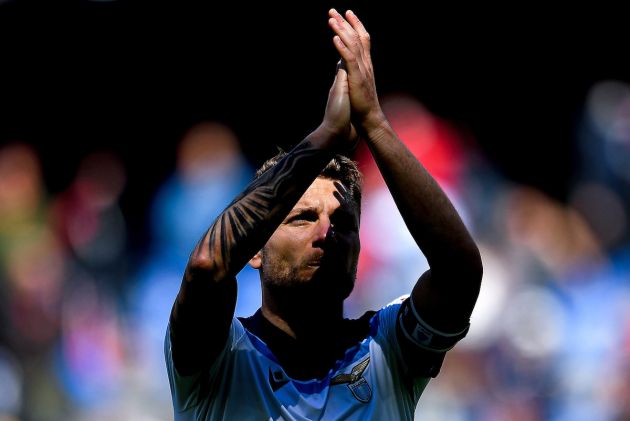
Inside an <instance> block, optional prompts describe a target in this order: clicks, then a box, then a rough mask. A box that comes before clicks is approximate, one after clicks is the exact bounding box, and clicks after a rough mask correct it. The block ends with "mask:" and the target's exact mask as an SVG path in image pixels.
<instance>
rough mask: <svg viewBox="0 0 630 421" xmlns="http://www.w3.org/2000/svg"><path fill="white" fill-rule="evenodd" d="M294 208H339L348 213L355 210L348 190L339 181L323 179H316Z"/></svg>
mask: <svg viewBox="0 0 630 421" xmlns="http://www.w3.org/2000/svg"><path fill="white" fill-rule="evenodd" d="M295 207H296V208H298V207H316V208H328V207H332V208H337V207H341V208H345V209H347V210H349V211H354V210H356V204H355V203H354V200H352V195H351V193H350V190H349V189H348V188H347V187H346V186H344V185H343V184H342V183H341V182H340V181H339V180H333V179H329V178H323V177H318V178H316V179H315V181H313V183H312V184H311V185H310V186H309V188H308V189H307V190H306V192H304V195H302V197H301V198H300V200H299V201H298V203H297V204H296V205H295Z"/></svg>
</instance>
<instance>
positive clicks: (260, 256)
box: [170, 9, 482, 374]
mask: <svg viewBox="0 0 630 421" xmlns="http://www.w3.org/2000/svg"><path fill="white" fill-rule="evenodd" d="M328 24H329V26H330V28H331V29H332V30H333V32H334V33H335V35H334V37H333V44H334V46H335V48H336V49H337V51H338V52H339V54H340V56H341V57H342V59H343V63H344V66H342V67H341V68H340V69H339V70H338V71H337V75H336V77H335V81H334V82H333V85H332V87H331V89H330V92H329V96H328V102H327V105H326V110H325V113H324V118H323V121H322V123H321V124H320V126H318V127H317V129H315V130H314V131H313V132H312V133H311V134H310V135H309V136H308V137H307V138H306V139H304V140H303V141H302V142H301V143H300V144H298V146H296V148H294V149H293V150H292V151H291V152H290V153H289V154H288V155H287V156H286V157H285V158H283V159H282V160H281V161H280V162H279V163H278V164H277V165H276V166H275V167H273V168H271V169H270V170H269V171H267V172H266V173H265V174H263V176H261V177H260V178H259V179H257V180H256V181H254V182H253V183H252V184H250V186H248V187H247V188H246V189H245V191H244V192H243V193H242V194H241V195H240V196H239V197H237V198H236V199H235V200H234V201H233V202H232V204H230V206H228V207H227V208H226V210H225V211H224V212H223V213H222V214H221V215H220V216H219V217H218V218H217V220H216V221H215V222H214V224H213V225H212V226H211V227H210V229H209V230H208V231H207V232H206V234H205V235H204V236H203V238H202V239H201V240H200V241H199V243H198V244H197V246H196V247H195V249H194V250H193V252H192V253H191V256H190V259H189V262H188V265H187V268H186V272H185V274H184V279H183V281H182V285H181V288H180V291H179V294H178V296H177V299H176V301H175V304H174V306H173V310H172V313H171V320H170V334H171V339H172V341H171V342H172V352H173V361H174V364H175V367H176V369H177V370H178V371H179V372H180V374H191V373H194V372H198V371H199V370H201V369H204V368H207V367H209V366H210V365H211V364H212V363H213V361H214V359H215V358H216V356H217V355H218V354H219V352H220V350H221V349H222V348H223V346H224V344H225V341H226V339H227V336H228V332H229V327H230V323H231V320H232V317H233V316H234V308H235V304H236V290H237V288H236V278H235V276H236V273H238V272H239V271H240V270H241V269H242V268H243V266H244V265H245V264H246V263H247V262H248V261H249V262H250V264H251V265H252V266H254V267H256V268H260V269H261V271H262V284H263V302H262V312H263V316H264V317H266V318H267V319H268V320H269V321H270V322H271V323H273V324H274V325H275V326H277V327H278V328H279V329H281V330H283V331H284V332H286V333H287V334H288V335H291V336H292V337H294V338H296V339H297V340H304V341H318V340H321V341H322V342H325V341H326V340H330V338H331V337H333V336H334V335H333V336H331V332H332V333H333V334H340V332H337V329H338V326H340V325H341V323H340V321H341V319H342V309H343V300H344V299H345V298H346V296H347V295H348V293H349V291H350V289H351V286H352V285H351V284H352V282H353V281H354V274H355V272H356V258H357V256H358V251H359V240H358V235H356V237H355V234H356V233H354V232H352V230H350V231H348V233H347V234H346V233H344V232H341V231H340V230H339V229H338V227H337V228H333V227H334V226H335V225H338V222H337V223H336V222H335V220H336V216H337V215H338V212H339V211H340V210H343V209H345V210H349V209H350V208H351V206H350V204H348V202H350V200H349V199H348V195H347V194H346V192H345V191H344V189H343V186H342V185H341V184H340V183H334V181H332V180H326V179H320V178H317V177H318V175H319V173H320V172H321V171H322V170H323V168H324V167H325V166H326V164H327V163H328V162H329V160H330V159H331V158H332V157H333V156H334V154H336V153H340V152H343V151H344V150H347V149H349V148H351V147H352V146H353V144H354V143H355V142H356V141H357V138H356V137H355V135H354V134H353V133H354V132H355V131H356V134H357V135H358V137H359V138H360V139H361V140H362V141H365V142H366V143H367V145H368V147H369V148H370V151H371V153H372V155H373V157H374V159H375V161H376V163H377V164H378V167H379V169H380V171H381V174H382V175H383V178H384V180H385V182H386V184H387V186H388V188H389V190H390V192H391V194H392V196H393V198H394V201H395V202H396V205H397V207H398V209H399V210H400V213H401V215H402V217H403V219H404V221H405V223H406V224H407V228H408V229H409V232H410V233H411V235H412V236H413V238H414V240H415V241H416V243H417V245H418V247H419V249H420V250H421V251H422V253H423V254H424V255H425V257H426V258H427V260H428V262H429V266H430V269H429V270H428V271H427V272H425V273H424V274H423V275H422V276H421V277H420V279H419V281H418V282H417V283H416V286H415V287H414V289H413V291H412V293H411V299H412V300H413V303H414V306H415V308H416V309H417V310H418V312H419V314H422V317H423V319H424V320H425V321H426V322H427V323H429V324H430V325H431V326H433V327H434V328H436V329H438V330H442V331H445V332H459V331H461V330H462V329H463V328H464V327H465V326H466V325H467V324H468V319H469V317H470V313H471V312H472V309H473V306H474V304H475V301H476V299H477V295H478V293H479V288H480V283H481V276H482V266H481V258H480V255H479V251H478V249H477V247H476V245H475V243H474V241H473V239H472V238H471V236H470V234H469V233H468V231H467V229H466V227H465V226H464V224H463V223H462V221H461V219H460V218H459V215H458V214H457V212H456V211H455V209H454V207H453V206H452V204H451V203H450V201H449V199H448V197H447V196H446V195H445V194H444V192H443V191H442V190H441V189H440V187H439V185H438V184H437V183H436V182H435V180H434V179H433V178H432V177H431V175H430V174H429V173H428V172H427V171H426V169H425V168H424V167H423V166H422V164H421V163H420V162H418V160H417V159H416V158H415V157H414V156H413V155H412V154H411V152H410V151H409V150H408V149H407V148H406V147H405V145H404V144H403V143H402V142H401V141H400V140H399V139H398V137H397V135H396V133H395V132H394V131H393V129H392V128H391V126H390V124H389V122H388V121H387V119H386V118H385V115H384V114H383V112H382V110H381V107H380V104H379V102H378V95H377V93H376V85H375V81H374V71H373V67H372V61H371V57H370V38H369V34H368V33H367V31H366V30H365V28H364V26H363V24H362V23H361V22H360V21H359V19H358V18H357V17H356V16H355V15H354V14H353V13H352V12H350V11H348V12H346V13H345V17H344V16H342V15H341V14H339V13H338V12H337V11H335V10H334V9H331V10H330V12H329V21H328ZM296 205H297V206H296ZM303 205H308V206H309V207H311V208H314V209H315V210H314V211H313V212H312V214H311V216H310V218H311V220H308V221H302V222H293V220H292V217H293V215H294V213H295V212H298V209H299V208H300V207H302V206H303ZM294 207H295V209H294ZM353 215H354V216H356V220H357V227H358V211H357V212H354V213H353ZM386 222H387V221H383V223H386ZM357 229H358V228H357ZM332 230H334V231H335V241H332V239H331V236H330V233H331V232H332ZM418 257H419V258H420V252H419V254H418ZM324 274H325V275H326V276H324ZM331 274H336V276H331ZM337 274H338V275H337ZM331 278H332V279H331ZM316 318H317V320H316ZM341 334H342V332H341ZM399 340H400V338H399ZM405 358H413V355H406V356H405Z"/></svg>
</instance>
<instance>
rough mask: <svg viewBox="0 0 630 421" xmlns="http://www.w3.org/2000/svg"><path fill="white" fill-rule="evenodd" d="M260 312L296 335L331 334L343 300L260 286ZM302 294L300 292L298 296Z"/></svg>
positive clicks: (340, 315)
mask: <svg viewBox="0 0 630 421" xmlns="http://www.w3.org/2000/svg"><path fill="white" fill-rule="evenodd" d="M262 293H263V294H262V309H261V310H262V314H263V316H264V317H265V318H266V319H267V320H269V322H271V323H272V324H273V325H274V326H276V327H277V328H278V329H280V330H282V331H283V332H285V333H286V334H287V335H289V336H291V337H293V338H295V339H304V340H318V339H319V338H322V337H330V336H331V333H332V332H334V331H336V329H337V328H338V327H340V321H341V320H343V301H332V300H330V299H328V300H326V299H320V298H318V297H316V296H314V295H313V294H299V293H296V292H295V291H289V290H287V291H282V290H277V289H273V290H272V289H270V288H268V287H265V286H263V290H262ZM301 295H302V296H301Z"/></svg>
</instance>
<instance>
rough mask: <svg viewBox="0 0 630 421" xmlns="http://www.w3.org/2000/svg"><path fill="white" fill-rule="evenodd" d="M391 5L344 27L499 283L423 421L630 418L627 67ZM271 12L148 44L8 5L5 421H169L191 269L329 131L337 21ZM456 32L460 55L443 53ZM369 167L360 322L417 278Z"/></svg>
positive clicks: (115, 14) (122, 8)
mask: <svg viewBox="0 0 630 421" xmlns="http://www.w3.org/2000/svg"><path fill="white" fill-rule="evenodd" d="M348 5H349V6H352V4H351V3H350V2H346V3H343V4H342V5H341V6H338V7H339V8H340V9H342V10H343V9H344V8H345V7H346V6H348ZM394 6H395V5H394V4H393V5H392V7H391V8H389V7H388V9H387V10H381V9H379V8H377V7H375V6H371V7H370V6H366V5H363V6H361V7H357V8H356V9H354V10H356V11H357V13H358V14H359V16H360V17H363V16H364V21H365V22H366V25H367V26H368V30H370V32H371V33H372V37H373V39H374V54H373V56H374V61H375V67H376V69H377V87H378V88H379V92H380V93H381V102H382V106H383V108H384V110H385V112H386V114H387V116H388V118H389V120H390V122H391V123H392V125H393V127H394V128H395V130H396V131H397V133H398V134H399V136H400V137H401V139H402V140H403V141H404V142H405V143H406V144H407V146H408V147H409V148H410V149H411V151H412V152H413V153H414V154H415V155H416V156H417V157H418V159H419V160H420V161H421V162H422V163H423V164H424V165H425V166H426V167H427V169H428V170H429V171H430V172H431V173H432V174H433V176H434V177H435V178H436V179H437V180H438V182H439V183H440V185H441V186H442V187H443V189H444V190H445V191H446V192H447V194H448V195H449V197H450V198H451V200H452V201H453V203H454V204H455V205H456V207H457V209H458V210H459V212H460V214H461V215H462V217H463V219H464V221H465V223H466V225H467V227H468V228H469V230H470V231H471V233H472V234H473V236H474V238H475V239H476V240H477V242H478V244H479V247H480V249H481V253H482V257H483V261H484V281H483V285H482V290H481V295H480V297H479V301H478V304H477V306H476V308H475V311H474V313H473V316H472V320H471V323H472V326H471V330H470V333H469V335H468V337H467V338H466V339H465V340H463V341H462V342H461V343H460V344H459V345H458V346H457V347H456V348H455V349H454V350H453V351H451V352H450V353H449V354H448V356H447V358H446V360H445V363H444V366H443V369H442V373H441V374H440V376H439V377H438V378H437V379H435V380H433V381H432V382H431V383H430V384H429V386H428V388H427V390H426V392H425V393H424V395H423V396H422V398H421V399H420V404H419V406H418V409H417V413H416V415H417V419H423V420H621V419H630V225H629V223H630V222H629V219H628V218H629V213H628V212H629V209H630V74H626V75H625V77H624V73H623V70H624V68H619V67H616V65H617V64H618V62H617V61H616V60H615V58H616V57H618V56H619V55H622V54H623V50H619V49H617V48H616V47H617V44H611V43H608V44H606V42H603V41H604V40H606V41H609V40H610V39H609V38H589V39H591V40H592V44H594V45H591V44H588V43H581V42H577V44H576V45H573V44H572V42H571V40H570V39H569V40H565V39H564V38H563V37H562V36H560V37H555V36H553V34H554V33H555V32H554V31H553V29H554V28H556V26H554V25H550V26H549V27H546V26H545V25H543V26H540V22H536V23H537V25H534V26H536V28H538V31H539V32H538V35H537V37H536V36H535V35H531V34H530V33H527V34H525V35H527V36H526V37H525V40H524V39H521V38H519V37H517V36H516V35H517V34H520V32H519V30H518V28H521V29H523V30H525V28H527V29H528V30H530V31H532V32H534V31H533V29H532V28H531V27H530V23H531V22H529V23H528V24H525V25H523V26H522V27H517V29H516V30H514V29H513V30H512V31H507V32H503V34H504V35H506V36H507V42H509V43H511V44H512V46H513V48H512V50H510V51H511V52H510V51H504V50H503V49H501V50H495V49H487V48H483V47H479V48H478V47H476V45H477V43H479V45H483V42H484V41H486V40H489V39H493V38H492V37H491V36H488V37H487V38H486V35H485V34H481V33H480V32H476V28H477V27H478V25H479V24H488V23H489V21H488V20H483V19H482V18H479V19H478V20H475V19H470V20H468V19H461V20H457V21H456V22H455V23H453V22H452V21H449V20H448V19H446V18H448V17H452V16H451V15H450V14H444V13H443V12H442V13H441V14H440V13H438V12H435V11H433V12H432V11H429V10H424V12H423V13H419V14H417V15H415V14H412V13H411V12H407V13H400V11H399V10H396V8H395V7H394ZM258 7H259V8H258V9H255V10H254V11H253V12H251V13H249V14H246V15H242V14H239V11H238V10H235V9H230V8H225V7H224V8H223V9H221V8H216V7H215V6H208V7H205V8H200V9H193V10H192V11H191V10H183V8H175V9H174V10H173V12H176V13H175V15H174V16H171V12H172V10H170V9H164V10H160V11H159V12H160V13H158V20H157V21H152V20H151V17H149V16H145V15H144V13H145V12H150V11H153V10H152V9H149V8H146V7H138V6H133V7H132V6H129V5H128V4H125V3H124V2H122V1H118V2H89V1H85V2H78V3H77V4H76V5H74V6H51V5H42V4H40V3H37V2H24V1H22V2H20V1H5V2H0V16H2V18H1V19H3V20H2V21H1V23H4V24H5V25H0V27H2V28H3V30H6V34H7V36H9V35H10V37H12V38H11V39H13V40H14V42H12V43H9V44H11V46H10V47H8V49H7V50H5V52H7V53H6V55H5V57H6V58H7V61H5V67H6V69H5V70H7V71H8V73H7V74H6V75H3V79H2V85H1V86H2V87H3V88H5V89H4V92H5V93H6V95H5V96H4V98H3V99H2V102H3V106H6V109H3V112H2V119H1V120H0V141H1V143H0V420H2V421H15V420H147V421H149V420H151V421H153V420H156V421H157V420H170V419H172V416H173V415H172V406H171V401H170V393H169V386H168V380H167V377H166V370H165V365H164V357H163V338H164V334H165V329H166V324H167V320H168V314H169V311H170V308H171V305H172V302H173V300H174V298H175V295H176V293H177V290H178V287H179V282H180V280H181V276H182V273H183V270H184V267H185V265H186V261H187V258H188V254H189V253H190V251H191V250H192V247H194V245H195V243H196V242H197V241H198V239H199V238H200V236H201V235H202V234H203V233H204V232H205V230H206V229H207V227H208V226H209V225H210V224H211V222H212V221H213V219H214V218H215V217H216V216H217V215H218V214H219V213H220V212H221V211H222V210H223V208H224V207H225V206H226V205H227V204H228V203H229V202H230V201H231V199H232V198H233V197H234V196H235V195H237V194H238V193H239V192H240V191H241V190H242V189H243V188H244V187H245V186H246V185H247V184H248V183H249V181H250V180H251V177H252V175H253V171H254V170H255V169H256V167H257V166H259V165H260V164H261V163H262V162H263V161H264V160H265V159H266V158H268V157H270V156H271V155H272V154H273V153H274V148H275V146H281V147H283V148H285V149H286V148H287V147H290V146H291V145H292V144H295V143H296V142H297V141H299V140H300V139H301V138H302V137H304V135H306V134H307V133H308V132H309V131H310V130H312V129H313V128H314V127H315V125H316V124H317V123H318V122H319V119H321V115H322V112H323V111H322V110H323V105H324V104H325V99H326V92H327V89H328V85H329V83H330V82H332V77H333V75H334V72H333V69H334V66H335V63H336V59H335V57H334V51H333V48H332V45H331V44H329V41H330V39H329V38H330V37H331V35H330V34H329V33H328V32H326V26H325V25H326V23H325V22H326V17H325V16H326V15H325V13H326V10H327V8H328V5H324V6H319V5H318V6H310V9H309V8H308V7H307V9H306V11H304V12H295V13H296V14H297V16H293V15H291V13H290V12H288V11H286V10H285V11H283V12H281V13H280V14H279V15H275V12H274V10H268V9H272V6H269V7H266V6H264V7H263V6H258ZM68 12H72V13H75V14H76V16H77V17H76V18H75V17H72V16H75V15H70V14H68ZM362 12H363V15H362V14H361V13H362ZM414 13H415V12H414ZM431 13H434V15H433V16H438V17H439V18H440V19H438V20H437V21H435V22H433V23H430V21H431V18H430V16H431ZM435 13H437V15H436V14H435ZM195 14H198V15H200V16H201V17H199V16H197V18H196V20H195V19H194V18H191V16H193V15H195ZM180 15H181V16H185V17H186V19H185V20H184V22H183V23H182V22H179V24H175V23H173V22H174V21H176V20H178V17H179V16H180ZM51 16H52V17H53V19H49V18H51ZM69 16H70V17H69ZM167 17H168V18H169V19H166V18H167ZM190 19H193V20H192V21H191V20H190ZM51 22H53V23H51ZM147 22H150V23H147ZM165 22H166V23H169V24H170V26H168V25H167V26H165V28H166V29H165V31H167V32H168V34H169V36H166V35H160V34H162V32H161V30H160V29H159V28H162V25H163V24H164V23H165ZM261 22H262V23H261ZM418 22H421V23H424V24H425V27H424V28H411V29H410V27H411V26H413V24H415V23H418ZM449 22H450V23H449ZM554 22H555V23H556V24H557V23H558V21H554ZM513 23H514V21H511V20H510V18H509V17H504V25H500V26H492V28H491V29H493V30H498V29H502V30H507V28H508V27H510V26H511V25H512V24H513ZM547 23H549V22H547ZM577 26H579V25H576V27H577ZM64 27H65V29H70V32H71V34H69V35H67V34H65V33H64V32H63V30H64ZM7 28H8V29H7ZM191 28H192V29H191ZM313 28H317V29H313ZM454 28H458V29H459V31H460V32H457V38H458V40H459V37H460V36H462V37H464V38H466V34H468V35H470V36H469V38H467V40H464V41H462V40H459V41H458V42H454V41H453V40H452V39H453V38H451V37H449V36H448V35H447V34H446V32H448V31H449V30H454ZM541 28H542V29H541ZM545 28H546V29H545ZM571 28H573V29H575V27H571ZM412 29H413V30H412ZM561 29H566V27H562V28H561ZM143 30H144V31H145V32H146V34H145V35H143V34H142V33H143ZM180 30H181V31H184V32H185V33H186V35H179V36H177V35H173V34H174V33H175V32H178V31H180ZM302 30H303V31H304V32H303V33H302V32H300V31H302ZM73 31H74V32H73ZM136 31H138V32H139V33H141V34H140V35H132V34H136ZM186 31H190V32H186ZM467 31H470V32H467ZM540 31H542V32H540ZM233 32H240V34H239V35H234V34H233ZM564 33H565V34H568V36H569V37H579V36H580V34H581V32H579V31H569V32H566V31H565V32H564ZM147 34H148V35H147ZM29 35H30V36H29ZM171 35H172V36H171ZM530 35H531V38H530ZM291 36H295V37H297V38H298V40H301V41H302V42H304V44H305V46H304V48H303V50H300V49H299V48H297V49H296V47H294V46H292V47H289V46H288V44H287V42H286V40H284V39H283V38H282V37H291ZM495 36H498V35H496V34H495ZM586 38H588V37H586ZM8 39H10V38H8V37H3V42H4V41H7V40H8ZM167 39H168V40H169V41H171V42H172V43H173V45H171V46H168V45H163V44H162V43H161V41H163V40H167ZM209 40H211V41H209ZM66 41H68V42H69V43H66ZM564 41H566V44H562V42H564ZM580 41H581V39H580ZM530 42H531V44H530ZM424 43H427V44H431V45H432V46H431V45H429V46H425V44H424ZM283 44H285V45H283ZM544 45H546V47H543V46H544ZM559 45H564V47H565V48H563V49H561V51H558V50H557V47H558V46H559ZM530 46H531V48H532V49H534V50H536V49H538V51H534V52H532V51H529V47H530ZM571 46H573V47H581V48H582V49H581V50H580V49H579V48H578V52H574V51H573V50H571ZM287 48H289V49H290V50H291V51H290V52H287V51H286V50H287ZM475 48H478V49H477V50H475ZM606 48H609V49H610V52H609V50H607V49H606ZM471 49H472V50H473V52H471V51H470V50H471ZM320 50H321V51H320ZM327 50H330V51H327ZM572 51H573V52H572ZM563 54H564V55H565V57H564V58H563V59H558V56H562V55H563ZM609 54H610V55H609ZM411 56H413V57H411ZM51 57H52V58H53V60H50V58H51ZM449 57H450V58H449ZM611 57H612V59H611ZM419 58H420V59H422V60H424V62H423V64H420V65H419V64H416V62H417V60H418V59H419ZM484 58H487V59H488V60H487V61H486V62H485V64H480V63H483V62H484V60H483V59H484ZM554 58H555V59H554ZM533 59H536V60H537V62H536V63H533V64H532V63H531V60H533ZM565 59H566V60H565ZM55 60H56V61H55ZM203 60H209V61H210V64H203V65H202V64H200V63H201V62H202V61H203ZM563 60H565V61H563ZM597 60H599V61H597ZM585 61H593V62H591V63H590V64H591V65H593V66H595V67H592V66H590V67H589V66H587V65H586V64H585V63H584V62H585ZM562 63H564V64H562ZM598 64H599V66H597V65H598ZM457 66H459V67H457ZM501 66H503V67H501ZM381 69H382V71H381ZM626 69H627V68H626ZM381 75H382V77H380V76H381ZM550 75H551V76H550ZM547 77H549V79H547ZM490 82H492V83H490ZM68 101H69V104H70V105H68ZM64 104H65V105H64ZM354 158H355V159H356V160H357V161H358V162H359V165H360V168H361V169H362V171H363V174H364V187H363V189H364V193H363V196H364V200H363V211H362V224H361V241H362V252H361V257H360V261H359V271H358V279H357V284H356V288H355V290H354V292H353V294H352V295H351V297H350V298H349V299H348V300H347V302H346V309H345V311H346V315H347V317H351V318H352V317H358V316H359V315H361V314H362V313H363V312H365V311H366V310H368V309H377V308H380V307H381V306H383V305H384V304H386V303H388V302H389V301H391V300H393V299H395V298H396V297H398V296H400V295H403V294H406V293H409V291H410V290H411V288H412V286H413V284H414V283H415V281H416V280H417V278H418V276H419V275H420V274H421V273H422V272H423V271H424V270H426V269H427V264H426V261H425V260H424V258H422V257H421V255H419V253H418V249H417V247H416V245H415V243H414V242H413V239H412V238H411V237H410V235H409V234H408V233H407V230H406V227H405V225H404V223H403V222H402V219H401V218H400V216H399V215H398V212H397V210H396V208H395V205H394V203H393V201H392V199H391V197H390V195H389V193H388V191H387V188H386V186H385V184H384V182H383V180H382V178H381V177H380V175H379V173H378V170H377V168H376V166H375V163H374V161H373V160H372V158H371V157H370V155H369V152H368V151H367V149H366V148H364V147H359V148H358V149H357V151H356V152H355V155H354ZM238 279H239V296H238V303H237V310H236V313H237V315H239V316H248V315H250V314H252V313H253V312H254V311H255V310H256V309H257V308H258V307H259V306H260V286H259V279H258V274H257V272H255V271H254V270H252V269H250V268H248V267H247V268H245V269H244V270H243V271H242V272H241V273H240V274H239V276H238Z"/></svg>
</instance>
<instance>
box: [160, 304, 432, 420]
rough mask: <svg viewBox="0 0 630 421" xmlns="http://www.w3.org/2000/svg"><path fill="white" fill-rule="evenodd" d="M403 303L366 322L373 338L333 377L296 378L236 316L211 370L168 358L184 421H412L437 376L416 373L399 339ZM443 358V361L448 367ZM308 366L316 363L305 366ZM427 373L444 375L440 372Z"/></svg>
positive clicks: (349, 353)
mask: <svg viewBox="0 0 630 421" xmlns="http://www.w3.org/2000/svg"><path fill="white" fill-rule="evenodd" d="M401 303H402V298H401V299H399V300H397V301H395V302H393V303H391V304H389V305H387V306H386V307H384V308H383V309H381V310H380V311H378V312H375V313H373V316H372V317H371V318H369V319H366V323H367V325H366V327H367V329H366V335H365V337H364V338H363V339H361V340H359V341H358V342H356V343H355V344H353V345H352V346H351V347H349V348H348V349H346V350H345V354H343V356H342V358H340V359H339V360H337V361H336V362H335V364H334V366H333V367H331V369H330V370H329V371H328V374H327V375H326V376H324V377H323V378H317V379H313V380H308V381H305V380H296V379H295V378H291V377H289V375H288V374H287V373H286V372H285V369H284V368H283V366H282V365H281V364H280V362H279V360H278V359H277V358H276V356H275V355H274V354H273V353H272V351H271V350H270V348H269V347H268V345H267V344H266V343H265V342H263V340H261V338H260V337H258V336H257V335H256V334H254V332H252V331H251V330H250V329H248V328H246V327H245V325H247V323H245V321H242V320H239V319H237V318H234V319H233V320H232V324H231V326H230V332H229V336H228V339H227V341H226V344H225V347H224V348H223V350H222V351H221V353H220V354H219V357H218V358H217V359H216V360H215V362H214V364H213V365H212V366H211V367H210V368H209V369H208V370H207V371H203V372H199V373H197V374H194V375H190V376H182V375H180V374H178V373H177V371H176V370H175V367H174V365H173V359H172V353H171V343H170V334H168V333H167V335H166V342H165V354H166V363H167V369H168V376H169V381H170V386H171V393H172V398H173V406H174V410H175V419H176V420H250V419H255V420H258V419H260V420H336V419H348V420H384V419H397V420H398V419H401V420H402V419H408V420H412V419H413V417H414V411H415V408H416V404H417V402H418V399H419V398H420V395H421V394H422V392H423V390H424V388H425V387H426V385H427V383H428V381H429V379H430V376H431V375H426V376H418V375H414V376H412V375H410V374H409V373H410V370H409V367H408V366H407V364H406V362H405V360H404V359H403V355H402V354H403V353H402V350H401V347H400V346H399V341H398V339H397V337H398V336H397V332H396V329H397V318H398V316H399V310H400V308H401ZM442 359H443V354H442V355H441V358H438V359H437V361H438V365H441V362H442ZM303 363H304V364H309V362H308V361H304V362H303ZM432 364H434V366H433V367H430V370H427V371H426V373H434V374H437V371H439V366H438V367H435V361H433V362H432Z"/></svg>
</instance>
